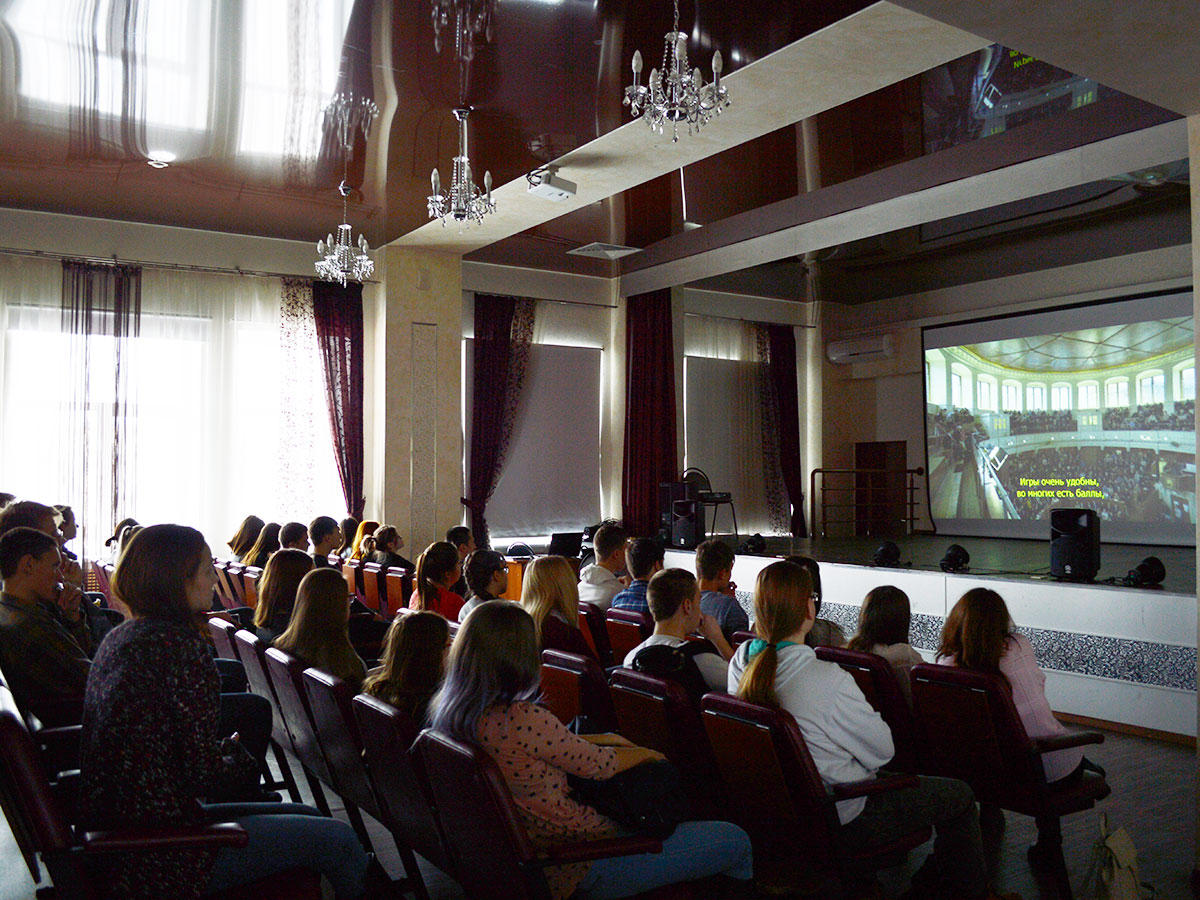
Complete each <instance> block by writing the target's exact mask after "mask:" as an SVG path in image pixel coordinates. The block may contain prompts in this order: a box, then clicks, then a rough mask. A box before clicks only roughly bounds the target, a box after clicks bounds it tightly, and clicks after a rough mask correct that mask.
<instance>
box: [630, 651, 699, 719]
mask: <svg viewBox="0 0 1200 900" xmlns="http://www.w3.org/2000/svg"><path fill="white" fill-rule="evenodd" d="M715 652H716V651H715V650H714V649H713V646H712V644H710V643H709V642H708V641H687V642H686V643H685V644H684V645H683V646H682V647H671V646H668V645H667V644H651V645H650V646H649V647H643V648H642V649H641V650H639V651H638V653H637V656H635V657H634V658H633V670H634V671H635V672H644V673H645V674H646V675H653V676H655V677H657V678H668V679H670V680H671V681H675V682H678V683H679V684H680V685H681V686H682V687H683V689H684V690H685V691H686V692H687V695H688V699H689V700H691V701H692V703H693V704H694V705H695V706H697V707H699V706H700V698H701V697H703V696H704V695H705V694H707V693H708V692H709V687H708V682H707V681H705V680H704V675H703V674H701V672H700V667H699V666H698V665H696V656H697V655H699V654H701V653H715Z"/></svg>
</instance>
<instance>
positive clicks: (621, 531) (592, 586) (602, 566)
mask: <svg viewBox="0 0 1200 900" xmlns="http://www.w3.org/2000/svg"><path fill="white" fill-rule="evenodd" d="M628 543H629V532H628V531H626V530H625V526H624V525H621V524H620V523H619V522H604V523H603V524H602V525H601V526H600V527H599V528H597V529H596V532H595V534H593V535H592V547H593V548H594V549H595V551H596V562H595V563H594V564H592V565H590V566H587V567H586V568H584V570H583V571H582V572H580V573H579V602H580V603H590V604H592V606H594V607H596V608H597V609H599V610H600V611H601V612H603V611H605V610H607V609H608V608H609V607H610V606H612V601H613V597H615V596H617V594H618V593H619V592H620V591H621V589H622V588H625V587H628V586H629V582H630V578H629V576H628V575H626V576H622V575H620V574H619V573H621V572H623V571H624V570H625V546H626V545H627V544H628Z"/></svg>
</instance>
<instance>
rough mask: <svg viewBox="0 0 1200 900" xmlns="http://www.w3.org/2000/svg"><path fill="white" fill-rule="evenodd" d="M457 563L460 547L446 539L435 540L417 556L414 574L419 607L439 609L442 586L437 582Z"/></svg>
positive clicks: (422, 608)
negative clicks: (439, 591) (439, 592)
mask: <svg viewBox="0 0 1200 900" xmlns="http://www.w3.org/2000/svg"><path fill="white" fill-rule="evenodd" d="M456 565H458V548H457V547H455V546H454V545H453V544H450V543H447V542H446V541H435V542H434V543H432V544H430V545H429V546H428V547H426V548H425V552H423V553H422V554H421V555H420V556H418V557H417V571H416V575H415V576H414V580H415V581H416V583H417V609H420V610H426V609H428V610H433V611H435V612H436V611H437V609H438V602H437V596H438V588H439V587H440V585H439V584H438V583H437V582H440V581H442V580H443V579H445V577H446V575H447V574H449V573H450V572H452V571H453V570H454V567H455V566H456Z"/></svg>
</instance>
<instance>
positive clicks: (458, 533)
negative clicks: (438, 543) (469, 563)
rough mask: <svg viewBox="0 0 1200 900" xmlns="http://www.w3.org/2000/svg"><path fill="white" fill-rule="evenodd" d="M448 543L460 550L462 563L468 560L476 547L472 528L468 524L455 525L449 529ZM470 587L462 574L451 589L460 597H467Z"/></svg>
mask: <svg viewBox="0 0 1200 900" xmlns="http://www.w3.org/2000/svg"><path fill="white" fill-rule="evenodd" d="M446 543H447V544H453V545H454V548H455V549H456V550H457V551H458V561H459V563H460V564H462V563H464V562H466V559H467V557H468V556H470V555H471V554H472V553H474V552H475V549H476V547H475V536H474V535H473V534H471V529H470V528H468V527H467V526H466V525H455V526H454V527H453V528H451V529H450V530H449V531H447V532H446ZM468 589H469V585H468V584H467V579H466V576H465V575H460V576H459V579H458V581H456V582H455V583H454V584H453V585H452V586H451V588H450V590H452V591H454V593H456V594H458V595H459V596H460V597H465V596H466V595H467V590H468Z"/></svg>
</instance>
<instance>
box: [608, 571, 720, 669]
mask: <svg viewBox="0 0 1200 900" xmlns="http://www.w3.org/2000/svg"><path fill="white" fill-rule="evenodd" d="M646 596H647V598H648V600H649V603H650V614H651V615H652V616H654V634H652V635H650V637H648V638H646V639H645V640H644V641H642V642H641V643H640V644H638V645H637V646H636V647H634V648H633V649H632V650H630V651H629V653H628V655H627V656H626V657H625V668H627V669H633V668H638V666H636V665H635V661H636V660H637V657H638V654H639V653H641V651H642V650H643V649H645V648H647V647H659V646H666V647H675V648H677V649H680V650H684V651H685V653H687V655H689V656H691V658H692V659H693V660H694V661H695V663H696V667H697V668H698V669H699V670H700V674H701V675H702V676H703V677H704V683H705V684H706V685H708V689H709V690H710V691H724V690H725V685H726V683H727V682H728V680H729V663H728V660H729V658H730V657H731V656H733V648H732V647H730V646H729V643H728V641H726V640H725V636H724V635H723V634H721V629H720V627H719V626H718V625H717V621H716V619H714V618H713V617H712V616H710V615H706V614H705V613H702V612H701V611H700V586H699V585H698V584H697V583H696V576H695V575H693V574H692V573H691V572H689V571H688V570H687V569H663V570H662V571H661V572H659V573H658V574H656V575H655V576H654V577H653V578H651V579H650V584H649V587H648V589H647V591H646ZM694 632H699V633H700V634H702V635H704V637H706V638H708V640H709V642H710V643H711V644H712V647H713V648H716V651H717V652H716V653H713V652H712V648H709V647H707V646H706V645H704V644H702V643H699V642H697V641H689V640H688V635H689V634H692V633H694ZM689 645H695V646H694V647H692V646H689ZM718 654H719V655H718Z"/></svg>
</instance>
